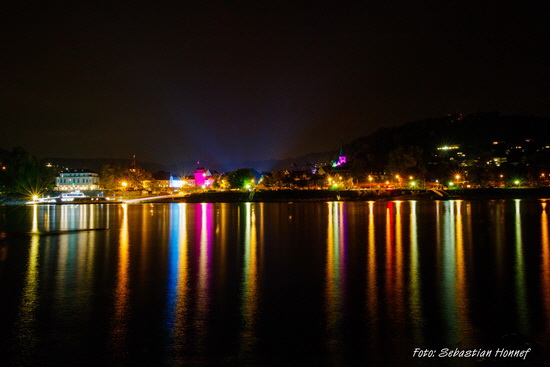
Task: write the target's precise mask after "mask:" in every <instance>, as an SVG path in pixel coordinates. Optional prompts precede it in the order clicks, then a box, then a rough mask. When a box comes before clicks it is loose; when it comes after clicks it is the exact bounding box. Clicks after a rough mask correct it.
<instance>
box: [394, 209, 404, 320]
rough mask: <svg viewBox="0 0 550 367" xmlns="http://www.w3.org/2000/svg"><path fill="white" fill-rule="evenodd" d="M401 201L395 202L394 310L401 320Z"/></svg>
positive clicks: (402, 309) (402, 294)
mask: <svg viewBox="0 0 550 367" xmlns="http://www.w3.org/2000/svg"><path fill="white" fill-rule="evenodd" d="M401 204H402V202H401V201H396V202H395V300H394V304H393V305H394V310H395V312H396V316H397V317H398V318H399V319H400V320H401V319H402V318H403V316H404V312H405V311H404V307H403V303H404V294H405V289H404V286H403V229H402V224H401V222H402V218H401Z"/></svg>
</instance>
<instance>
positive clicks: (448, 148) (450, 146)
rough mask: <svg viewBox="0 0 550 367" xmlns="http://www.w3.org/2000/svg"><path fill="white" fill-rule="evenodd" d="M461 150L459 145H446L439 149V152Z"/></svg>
mask: <svg viewBox="0 0 550 367" xmlns="http://www.w3.org/2000/svg"><path fill="white" fill-rule="evenodd" d="M458 148H460V146H459V145H444V146H442V147H437V150H455V149H458Z"/></svg>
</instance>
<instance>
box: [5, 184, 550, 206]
mask: <svg viewBox="0 0 550 367" xmlns="http://www.w3.org/2000/svg"><path fill="white" fill-rule="evenodd" d="M529 198H531V199H550V188H547V187H544V188H519V189H518V188H506V189H501V188H491V189H464V190H447V191H442V190H440V191H431V190H341V191H333V190H259V191H211V192H199V193H192V194H189V195H187V196H184V197H173V198H163V199H155V198H151V200H145V201H143V202H154V203H241V202H265V203H269V202H308V201H371V200H453V199H462V200H497V199H529ZM26 201H27V200H25V199H20V198H15V197H3V198H0V205H25V203H26ZM88 203H89V204H105V203H107V202H105V201H95V202H94V201H90V202H85V204H88ZM108 203H109V204H116V203H117V202H108ZM71 204H83V202H79V203H76V202H71Z"/></svg>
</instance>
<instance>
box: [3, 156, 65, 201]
mask: <svg viewBox="0 0 550 367" xmlns="http://www.w3.org/2000/svg"><path fill="white" fill-rule="evenodd" d="M56 174H57V172H56V170H55V169H54V168H51V167H46V166H45V165H43V164H41V162H40V160H39V159H38V158H37V157H36V156H34V155H32V154H31V153H30V152H28V151H27V150H25V149H24V148H21V147H16V148H13V150H12V151H11V153H9V154H7V155H6V157H5V159H4V160H3V161H2V170H1V171H0V193H2V194H11V195H21V196H27V197H32V196H34V195H41V194H42V193H43V192H45V191H48V190H51V189H53V187H54V186H55V176H56Z"/></svg>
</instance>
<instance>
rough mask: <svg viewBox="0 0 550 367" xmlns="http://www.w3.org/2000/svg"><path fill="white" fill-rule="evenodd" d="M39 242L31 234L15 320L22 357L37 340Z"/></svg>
mask: <svg viewBox="0 0 550 367" xmlns="http://www.w3.org/2000/svg"><path fill="white" fill-rule="evenodd" d="M32 232H33V233H38V206H37V205H33V220H32ZM39 243H40V236H39V235H38V234H32V235H31V241H30V249H29V258H28V260H27V271H26V275H25V286H24V288H23V295H22V297H21V304H20V306H19V313H18V322H17V344H18V348H17V349H18V350H20V351H24V353H22V355H21V356H22V358H28V357H29V356H30V355H32V354H33V353H34V352H35V349H36V344H37V342H38V336H37V330H36V328H37V325H36V309H37V307H38V274H39V268H38V263H39V256H40V254H39Z"/></svg>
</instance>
